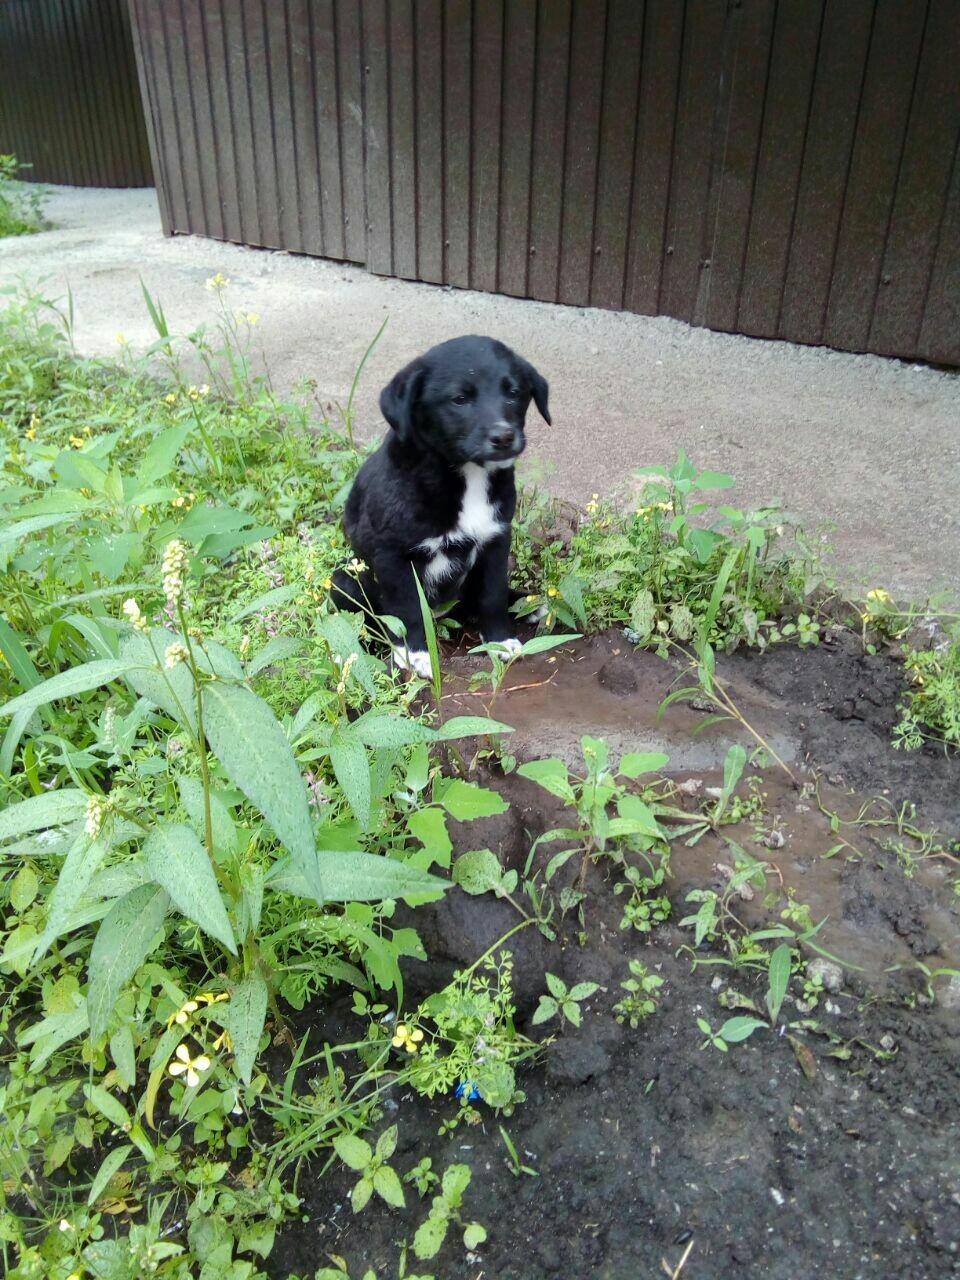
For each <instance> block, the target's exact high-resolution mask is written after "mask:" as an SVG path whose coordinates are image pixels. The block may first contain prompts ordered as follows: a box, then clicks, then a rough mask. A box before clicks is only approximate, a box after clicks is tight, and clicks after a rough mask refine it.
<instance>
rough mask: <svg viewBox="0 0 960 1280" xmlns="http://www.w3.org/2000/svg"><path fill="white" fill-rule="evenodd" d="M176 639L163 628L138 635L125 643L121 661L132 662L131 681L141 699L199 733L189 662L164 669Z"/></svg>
mask: <svg viewBox="0 0 960 1280" xmlns="http://www.w3.org/2000/svg"><path fill="white" fill-rule="evenodd" d="M176 639H177V637H176V636H174V635H173V634H172V633H171V632H169V631H166V630H164V629H163V628H162V627H155V628H154V629H153V630H152V631H151V632H150V633H149V635H142V634H141V633H140V632H134V633H133V634H132V635H128V636H124V638H123V640H121V642H120V658H121V660H126V661H128V662H130V664H131V669H130V671H129V673H128V675H127V679H128V680H129V682H130V684H131V685H132V686H133V688H134V689H135V690H136V692H137V693H138V694H139V695H140V697H141V698H146V699H147V701H148V702H149V703H151V704H152V705H153V706H155V707H159V708H160V710H161V711H165V712H166V713H167V715H168V716H169V717H170V719H171V720H176V721H177V722H178V723H180V724H182V725H183V726H184V727H185V728H187V729H189V730H190V732H191V733H194V734H195V733H196V732H197V706H196V686H195V684H194V680H193V675H192V673H191V671H190V668H189V667H188V666H187V664H186V663H185V662H178V663H177V665H176V666H175V667H172V668H171V669H170V670H169V671H168V670H165V669H164V667H163V655H164V653H165V651H166V649H167V647H168V646H169V645H171V644H173V642H174V640H176Z"/></svg>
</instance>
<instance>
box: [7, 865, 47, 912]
mask: <svg viewBox="0 0 960 1280" xmlns="http://www.w3.org/2000/svg"><path fill="white" fill-rule="evenodd" d="M39 889H40V878H39V876H38V875H37V873H36V872H35V871H34V869H33V867H29V866H28V867H21V868H20V870H19V871H18V872H17V874H16V875H15V876H14V877H13V880H12V881H11V882H10V905H11V907H13V909H14V911H15V912H16V913H17V915H21V914H22V913H23V912H24V911H26V909H27V907H29V906H30V904H31V902H33V900H34V898H35V897H36V896H37V893H38V891H39Z"/></svg>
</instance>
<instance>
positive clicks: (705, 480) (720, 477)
mask: <svg viewBox="0 0 960 1280" xmlns="http://www.w3.org/2000/svg"><path fill="white" fill-rule="evenodd" d="M736 483H737V482H736V480H734V478H733V476H728V475H726V474H725V473H724V472H722V471H701V472H700V474H699V475H698V476H697V477H696V479H695V480H694V485H693V487H694V488H695V489H732V488H733V487H734V485H735V484H736Z"/></svg>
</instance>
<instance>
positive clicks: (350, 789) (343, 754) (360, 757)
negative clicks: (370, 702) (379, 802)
mask: <svg viewBox="0 0 960 1280" xmlns="http://www.w3.org/2000/svg"><path fill="white" fill-rule="evenodd" d="M337 737H338V738H339V734H338V735H337ZM330 763H331V765H333V772H334V774H335V776H336V779H337V782H339V784H340V789H341V790H342V791H343V794H344V795H345V796H346V798H347V802H348V804H349V805H350V808H351V809H352V810H353V812H354V815H355V816H356V819H357V821H358V822H359V823H360V826H361V827H362V828H363V830H364V831H366V830H368V829H369V826H370V811H371V806H372V803H373V801H372V798H371V790H372V789H371V786H370V762H369V760H368V759H367V753H366V751H365V750H364V749H363V747H362V746H361V745H360V744H359V743H358V742H345V741H343V740H342V739H341V740H339V741H337V742H336V743H334V744H333V745H331V747H330Z"/></svg>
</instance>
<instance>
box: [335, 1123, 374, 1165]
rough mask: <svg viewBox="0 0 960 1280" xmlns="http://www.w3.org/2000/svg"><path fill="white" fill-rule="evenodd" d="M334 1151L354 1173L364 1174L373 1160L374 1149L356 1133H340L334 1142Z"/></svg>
mask: <svg viewBox="0 0 960 1280" xmlns="http://www.w3.org/2000/svg"><path fill="white" fill-rule="evenodd" d="M333 1149H334V1151H335V1152H336V1153H337V1155H338V1156H339V1157H340V1159H341V1160H342V1161H343V1163H344V1164H345V1165H346V1166H347V1168H348V1169H352V1170H353V1171H354V1173H362V1172H363V1170H364V1169H366V1168H367V1166H368V1165H369V1164H370V1162H371V1161H372V1160H373V1148H372V1147H371V1146H370V1144H369V1143H368V1142H364V1140H363V1138H358V1137H357V1135H356V1134H355V1133H340V1134H337V1136H336V1137H335V1138H334V1140H333Z"/></svg>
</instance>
